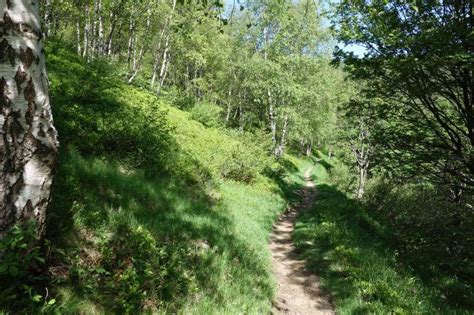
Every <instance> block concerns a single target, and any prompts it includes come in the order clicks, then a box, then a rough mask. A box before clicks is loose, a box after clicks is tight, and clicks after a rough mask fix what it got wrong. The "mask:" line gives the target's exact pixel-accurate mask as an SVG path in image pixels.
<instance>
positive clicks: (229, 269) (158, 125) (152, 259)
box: [43, 47, 295, 314]
mask: <svg viewBox="0 0 474 315" xmlns="http://www.w3.org/2000/svg"><path fill="white" fill-rule="evenodd" d="M49 62H50V65H49V69H50V72H51V74H50V76H51V79H52V95H53V103H54V104H55V118H56V122H57V124H58V128H59V131H60V135H61V143H62V153H61V159H60V167H59V170H58V174H57V176H56V182H55V189H54V196H53V206H52V209H51V211H50V213H49V218H48V236H47V237H48V239H49V240H50V242H51V244H52V245H51V246H50V254H49V256H48V259H49V264H50V265H51V266H52V267H51V268H50V272H51V287H50V291H53V292H52V294H54V295H55V296H56V299H57V302H56V303H55V305H54V306H53V307H52V308H51V307H50V306H48V307H46V308H44V309H43V310H44V311H48V312H49V311H51V310H52V309H54V310H55V311H57V312H60V313H62V314H68V313H69V314H73V313H76V314H77V313H87V314H97V313H104V312H109V311H110V310H114V311H120V312H123V311H129V312H136V311H137V310H139V309H142V310H143V309H148V310H151V311H153V310H154V311H156V310H161V311H170V312H184V313H199V314H204V313H206V314H211V313H214V314H226V313H229V314H236V313H241V312H244V313H249V314H253V313H268V312H269V310H270V301H271V298H272V296H273V292H274V283H273V280H272V277H271V269H270V260H269V257H270V255H269V252H268V249H267V241H268V234H269V231H270V229H271V226H272V222H273V221H274V219H275V218H276V216H277V215H278V213H279V212H280V211H282V210H283V209H284V208H285V206H286V203H285V201H284V199H283V195H284V193H283V192H284V189H287V188H288V187H285V185H286V184H285V183H287V182H289V181H284V180H281V177H280V176H277V175H275V174H276V172H274V171H272V172H270V173H272V174H274V175H275V176H274V179H270V178H268V177H265V176H264V175H262V174H263V173H264V166H267V168H268V167H269V160H268V159H267V158H266V157H265V154H264V152H261V151H260V149H258V146H257V145H256V144H255V143H254V142H252V141H251V140H249V139H248V137H247V138H239V137H237V136H235V135H233V134H228V132H226V131H223V130H218V129H212V128H211V129H209V128H205V127H204V126H203V125H201V124H200V123H198V122H196V121H193V120H191V119H190V117H189V114H188V113H185V112H182V111H180V110H177V109H175V108H173V107H171V106H170V105H168V104H166V103H164V102H162V101H160V100H158V99H156V98H155V97H154V96H152V95H150V94H148V93H147V92H143V91H140V90H138V89H136V88H133V87H130V86H127V85H124V84H122V83H120V82H118V81H114V79H113V76H114V74H113V72H111V73H109V76H108V77H107V75H105V74H107V73H108V72H110V71H111V69H110V68H109V67H108V66H107V65H106V64H101V63H95V64H92V65H90V66H86V65H84V63H82V61H81V60H79V59H77V58H76V57H75V56H74V55H73V54H72V53H69V52H68V51H67V50H63V49H60V48H58V47H56V48H53V49H50V51H49ZM156 143H158V145H157V146H156V148H153V149H149V146H150V144H153V145H154V144H156ZM241 151H242V152H244V151H246V152H247V154H248V156H243V157H242V156H239V154H242V153H241ZM152 153H156V157H153V158H150V159H148V155H150V154H152ZM233 156H236V158H237V159H239V160H242V161H243V162H242V163H236V162H235V161H234V160H232V157H233ZM117 157H120V158H117ZM229 170H230V171H229ZM291 171H295V170H291ZM242 174H243V175H242ZM251 177H253V179H252V180H251V182H250V183H249V182H248V181H249V180H250V179H251ZM232 178H236V179H239V180H240V182H239V181H235V180H232ZM276 179H278V181H277V180H276Z"/></svg>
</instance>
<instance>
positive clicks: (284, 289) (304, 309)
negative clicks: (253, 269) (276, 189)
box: [270, 168, 335, 315]
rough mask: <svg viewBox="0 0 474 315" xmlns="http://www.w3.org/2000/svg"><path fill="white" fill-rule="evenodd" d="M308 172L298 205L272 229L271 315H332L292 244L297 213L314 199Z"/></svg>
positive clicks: (314, 192)
mask: <svg viewBox="0 0 474 315" xmlns="http://www.w3.org/2000/svg"><path fill="white" fill-rule="evenodd" d="M311 170H312V168H309V169H308V170H306V171H305V173H304V176H305V182H306V185H305V187H304V188H302V189H301V190H299V191H298V194H299V195H300V198H301V200H300V203H299V204H297V205H295V206H293V207H292V208H291V209H290V211H289V212H286V213H284V214H283V215H282V216H281V217H280V219H279V220H278V222H277V223H276V224H275V225H274V227H273V232H272V235H271V241H270V251H271V253H272V265H273V272H274V274H275V277H276V279H277V280H278V294H277V297H276V299H275V301H274V302H273V311H272V313H273V314H292V315H293V314H294V315H296V314H298V315H310V314H311V315H312V314H335V312H334V308H333V306H332V304H331V299H330V296H329V295H327V294H326V293H325V292H323V290H322V289H321V286H320V282H319V279H318V277H317V276H316V275H314V274H311V273H310V272H309V271H308V270H307V269H306V262H305V261H304V260H301V259H299V258H298V255H297V254H296V253H295V246H294V245H293V241H292V233H293V230H294V224H295V221H296V217H297V215H298V213H299V212H300V211H302V210H305V209H308V208H310V207H311V206H312V204H313V202H314V199H315V195H316V189H315V186H314V183H313V182H312V181H311V179H310V174H311Z"/></svg>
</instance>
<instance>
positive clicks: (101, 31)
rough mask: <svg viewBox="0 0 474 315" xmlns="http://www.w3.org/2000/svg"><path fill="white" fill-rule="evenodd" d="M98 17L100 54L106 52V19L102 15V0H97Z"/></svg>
mask: <svg viewBox="0 0 474 315" xmlns="http://www.w3.org/2000/svg"><path fill="white" fill-rule="evenodd" d="M97 18H98V20H99V29H98V34H97V36H98V38H97V47H96V52H97V54H99V55H102V54H104V50H105V49H104V19H103V17H102V0H99V1H98V2H97Z"/></svg>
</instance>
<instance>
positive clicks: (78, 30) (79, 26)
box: [76, 20, 82, 56]
mask: <svg viewBox="0 0 474 315" xmlns="http://www.w3.org/2000/svg"><path fill="white" fill-rule="evenodd" d="M76 41H77V54H78V55H79V56H81V55H82V48H81V25H80V23H79V20H78V21H77V22H76Z"/></svg>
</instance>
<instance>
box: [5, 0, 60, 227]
mask: <svg viewBox="0 0 474 315" xmlns="http://www.w3.org/2000/svg"><path fill="white" fill-rule="evenodd" d="M38 3H39V2H38V1H31V0H16V1H7V0H0V14H1V24H0V25H1V27H0V30H1V33H2V39H1V42H0V76H1V77H0V236H1V235H3V234H4V233H5V232H6V230H7V229H8V228H10V227H11V226H12V225H13V224H15V223H16V222H21V221H26V220H29V219H35V220H36V221H37V222H38V225H37V226H38V231H39V233H41V232H42V231H43V230H44V221H45V214H46V208H47V206H48V204H49V201H50V196H51V185H52V180H53V170H54V167H55V165H56V161H57V150H58V146H59V144H58V141H57V132H56V129H55V128H54V125H53V118H52V114H51V106H50V98H49V86H48V79H47V74H46V67H45V60H44V52H43V43H42V38H43V37H42V33H41V28H40V22H39V21H40V19H39V4H38Z"/></svg>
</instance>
